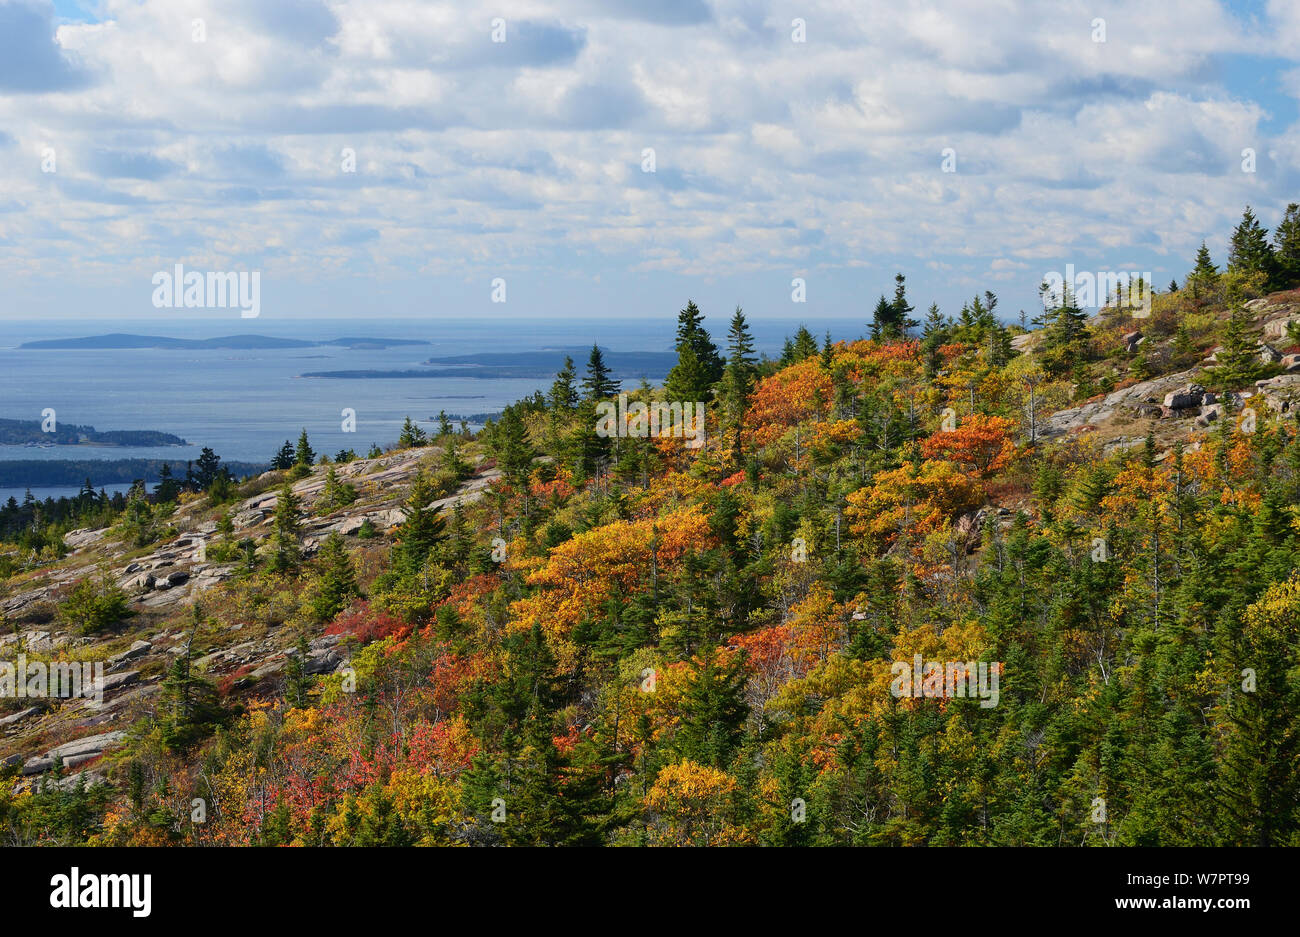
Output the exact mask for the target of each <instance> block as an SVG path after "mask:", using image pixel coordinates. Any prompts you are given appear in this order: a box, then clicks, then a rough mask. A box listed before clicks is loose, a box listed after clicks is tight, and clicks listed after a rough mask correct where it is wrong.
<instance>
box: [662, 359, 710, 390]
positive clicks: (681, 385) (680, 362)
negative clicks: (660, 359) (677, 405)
mask: <svg viewBox="0 0 1300 937" xmlns="http://www.w3.org/2000/svg"><path fill="white" fill-rule="evenodd" d="M710 383H711V382H710V381H709V374H708V371H707V369H706V368H705V367H704V364H703V363H702V362H701V361H700V359H699V358H698V357H697V356H696V354H695V349H694V348H692V347H691V346H690V345H683V346H682V347H681V348H679V349H678V351H677V364H675V365H674V366H673V369H672V370H671V371H669V372H668V379H667V381H665V383H664V391H665V393H666V394H667V395H668V399H669V400H670V401H679V402H682V403H695V402H707V401H708V399H709V386H710Z"/></svg>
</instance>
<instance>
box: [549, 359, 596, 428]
mask: <svg viewBox="0 0 1300 937" xmlns="http://www.w3.org/2000/svg"><path fill="white" fill-rule="evenodd" d="M602 364H603V362H602ZM576 379H577V376H576V373H575V372H574V369H573V359H572V358H570V357H569V356H568V355H565V356H564V367H562V368H561V369H560V370H559V371H558V372H557V373H556V375H555V382H554V383H552V384H551V393H550V394H549V396H548V398H547V402H548V403H549V405H550V409H551V412H552V413H555V414H561V415H567V414H568V413H570V412H572V410H573V409H574V408H575V407H577V405H578V391H577V389H576V388H575V387H574V381H575V380H576Z"/></svg>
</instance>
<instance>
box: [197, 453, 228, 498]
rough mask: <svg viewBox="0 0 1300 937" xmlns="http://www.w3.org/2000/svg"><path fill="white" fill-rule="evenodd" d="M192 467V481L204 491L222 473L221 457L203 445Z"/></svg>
mask: <svg viewBox="0 0 1300 937" xmlns="http://www.w3.org/2000/svg"><path fill="white" fill-rule="evenodd" d="M194 469H195V470H194V483H195V484H196V485H197V486H198V487H199V488H200V489H201V490H204V491H206V490H207V489H208V488H210V487H212V483H213V482H215V481H216V480H217V479H218V478H219V477H220V476H221V475H223V474H224V471H223V470H222V468H221V457H220V456H219V455H217V454H216V453H215V452H213V451H212V449H210V448H209V447H207V446H204V447H203V450H202V451H201V452H200V453H199V458H198V460H197V461H196V462H195V464H194Z"/></svg>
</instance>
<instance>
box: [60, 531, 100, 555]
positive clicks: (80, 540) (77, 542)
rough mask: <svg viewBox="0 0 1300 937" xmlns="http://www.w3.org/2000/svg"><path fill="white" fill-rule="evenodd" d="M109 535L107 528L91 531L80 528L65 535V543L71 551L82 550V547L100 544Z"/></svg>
mask: <svg viewBox="0 0 1300 937" xmlns="http://www.w3.org/2000/svg"><path fill="white" fill-rule="evenodd" d="M107 533H108V528H107V527H104V528H101V529H99V530H91V529H90V528H89V527H80V528H78V529H77V530H70V531H68V532H67V533H66V534H64V535H63V542H64V544H65V545H66V546H67V547H68V549H70V550H80V549H81V548H82V547H88V546H90V545H91V544H92V543H98V542H99V541H101V540H103V539H104V536H105V535H106V534H107Z"/></svg>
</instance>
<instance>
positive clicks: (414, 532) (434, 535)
mask: <svg viewBox="0 0 1300 937" xmlns="http://www.w3.org/2000/svg"><path fill="white" fill-rule="evenodd" d="M435 494H436V492H435V490H434V487H433V482H432V481H430V479H429V477H428V476H427V475H425V474H424V473H423V472H421V473H420V474H419V475H417V476H416V478H415V481H414V483H412V485H411V492H410V494H409V495H408V496H407V499H406V507H405V511H406V520H405V521H404V522H403V523H402V526H401V529H400V530H399V532H398V546H397V548H396V549H395V551H394V553H395V554H396V557H397V559H398V560H399V562H400V563H401V564H402V565H403V566H404V567H405V568H406V569H407V570H408V571H414V570H418V569H420V568H421V567H422V566H423V565H424V562H425V560H426V559H428V557H429V554H430V553H431V552H432V551H433V548H434V547H436V546H437V545H438V544H439V543H441V542H442V541H443V540H445V539H446V537H447V533H446V530H447V522H446V521H445V520H444V519H443V517H442V511H441V509H440V508H434V507H430V505H431V504H432V503H433V501H434V498H435Z"/></svg>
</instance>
